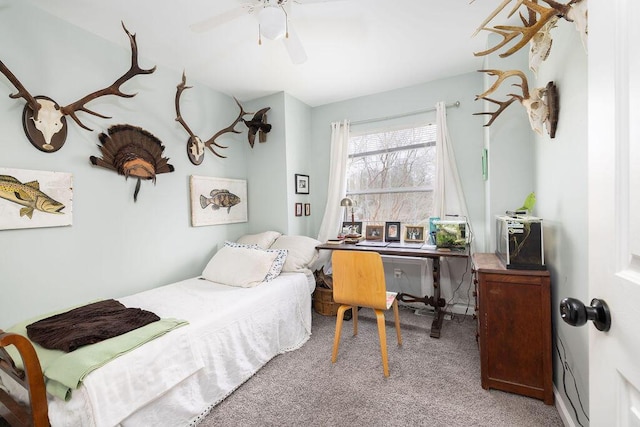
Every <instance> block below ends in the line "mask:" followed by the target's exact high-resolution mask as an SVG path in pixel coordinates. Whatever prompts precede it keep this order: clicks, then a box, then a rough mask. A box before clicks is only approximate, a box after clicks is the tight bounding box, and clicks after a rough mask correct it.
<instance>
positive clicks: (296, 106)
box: [285, 95, 324, 237]
mask: <svg viewBox="0 0 640 427" xmlns="http://www.w3.org/2000/svg"><path fill="white" fill-rule="evenodd" d="M285 112H286V117H287V123H286V126H285V128H286V130H287V150H286V159H287V167H286V183H287V186H286V188H287V194H288V200H289V201H288V203H287V205H286V206H287V210H288V217H289V234H301V235H305V236H307V235H308V236H313V237H316V235H317V233H315V235H314V233H313V232H312V229H311V224H312V218H318V217H319V216H320V215H321V214H322V213H323V212H324V205H323V206H322V209H318V208H319V206H318V205H315V204H314V205H312V206H311V216H305V215H304V213H303V215H302V216H295V214H294V207H295V204H296V203H302V204H303V208H304V204H305V203H310V202H311V195H312V194H315V193H317V192H318V190H319V189H320V188H322V187H318V186H317V185H316V182H315V179H313V178H312V177H311V176H310V177H309V194H308V195H306V194H296V191H295V175H296V174H302V175H309V167H310V164H312V163H313V158H312V156H311V108H310V107H309V106H308V105H306V104H305V103H303V102H301V101H300V100H298V99H296V98H294V97H293V96H291V95H285Z"/></svg>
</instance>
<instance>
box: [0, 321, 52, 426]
mask: <svg viewBox="0 0 640 427" xmlns="http://www.w3.org/2000/svg"><path fill="white" fill-rule="evenodd" d="M9 345H13V346H15V347H16V349H17V350H18V352H19V353H20V357H21V358H22V362H23V365H24V370H22V369H18V368H17V367H16V365H15V363H14V361H13V359H12V358H11V356H9V353H7V351H6V350H5V349H4V347H7V346H9ZM0 369H1V370H2V371H4V372H6V373H7V374H8V375H9V376H10V377H11V378H13V379H14V380H15V381H17V382H18V383H19V384H20V385H22V387H24V388H25V390H26V391H27V392H28V394H29V402H30V404H29V405H28V406H25V405H22V404H21V403H19V402H18V401H16V400H15V399H14V398H13V397H12V396H10V395H9V394H8V393H7V392H6V391H4V390H2V389H0V417H2V418H4V419H5V420H6V421H7V422H8V423H9V424H10V425H12V426H33V427H47V426H49V415H48V408H47V393H46V390H45V385H44V376H43V375H42V368H41V367H40V361H39V360H38V356H37V354H36V351H35V350H34V348H33V346H32V345H31V342H29V340H28V339H27V338H25V337H23V336H22V335H18V334H13V333H9V332H4V331H3V330H2V329H0Z"/></svg>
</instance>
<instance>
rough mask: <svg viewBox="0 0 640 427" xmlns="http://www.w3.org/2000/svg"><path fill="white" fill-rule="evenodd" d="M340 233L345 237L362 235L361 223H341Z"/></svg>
mask: <svg viewBox="0 0 640 427" xmlns="http://www.w3.org/2000/svg"><path fill="white" fill-rule="evenodd" d="M346 230H348V231H346ZM342 232H343V233H344V234H347V235H349V234H362V221H355V222H351V221H344V222H343V223H342Z"/></svg>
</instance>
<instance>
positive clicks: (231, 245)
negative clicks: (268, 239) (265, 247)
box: [224, 240, 260, 249]
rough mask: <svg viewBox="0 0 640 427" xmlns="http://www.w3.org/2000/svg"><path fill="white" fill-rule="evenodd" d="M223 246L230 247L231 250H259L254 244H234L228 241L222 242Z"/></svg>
mask: <svg viewBox="0 0 640 427" xmlns="http://www.w3.org/2000/svg"><path fill="white" fill-rule="evenodd" d="M224 245H225V246H230V247H232V248H245V249H260V246H258V245H256V244H247V243H236V242H230V241H228V240H226V241H225V242H224Z"/></svg>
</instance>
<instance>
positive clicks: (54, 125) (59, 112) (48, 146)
mask: <svg viewBox="0 0 640 427" xmlns="http://www.w3.org/2000/svg"><path fill="white" fill-rule="evenodd" d="M122 28H123V29H124V31H125V33H127V36H128V37H129V42H130V44H131V67H130V68H129V70H128V71H127V72H126V73H125V74H123V75H122V76H121V77H120V78H119V79H118V80H116V81H115V82H114V83H113V84H112V85H111V86H108V87H106V88H104V89H100V90H97V91H95V92H93V93H90V94H89V95H87V96H85V97H83V98H81V99H79V100H77V101H76V102H73V103H71V104H69V105H66V106H64V107H60V105H58V103H57V102H55V101H54V100H53V99H51V98H49V97H46V96H32V95H31V94H30V93H29V91H27V89H26V88H25V87H24V86H23V85H22V83H20V81H19V80H18V79H17V78H16V76H15V75H14V74H13V73H11V71H10V70H9V69H8V68H7V67H6V66H5V65H4V63H2V61H0V72H2V74H4V75H5V76H6V77H7V79H9V81H10V82H11V83H12V84H13V85H14V86H15V87H16V89H17V90H18V92H16V93H14V94H10V95H9V97H10V98H13V99H17V98H23V99H24V100H25V101H26V104H25V106H24V110H23V113H22V124H23V127H24V131H25V134H26V135H27V138H28V139H29V141H30V142H31V144H33V146H34V147H36V148H37V149H38V150H40V151H44V152H45V153H53V152H55V151H58V150H59V149H60V148H62V146H63V145H64V143H65V141H66V138H67V121H66V117H65V116H69V117H71V118H72V119H73V121H75V122H76V123H77V124H78V126H80V127H81V128H83V129H86V130H88V131H92V129H90V128H89V127H87V126H86V125H84V124H83V123H82V122H81V121H80V119H78V117H77V115H76V113H77V112H78V111H84V112H85V113H88V114H91V115H94V116H96V117H100V118H103V119H110V118H111V117H108V116H104V115H102V114H100V113H96V112H95V111H92V110H90V109H88V108H87V107H86V106H85V104H86V103H88V102H90V101H92V100H94V99H96V98H99V97H101V96H103V95H115V96H119V97H122V98H132V97H134V96H135V95H136V94H127V93H123V92H121V91H120V86H121V85H122V84H123V83H124V82H126V81H127V80H129V79H131V78H133V77H135V76H136V75H138V74H151V73H153V72H154V71H155V69H156V67H153V68H151V69H147V70H145V69H142V68H140V67H139V66H138V47H137V44H136V36H135V34H131V33H130V32H129V30H127V28H126V27H125V25H124V23H122Z"/></svg>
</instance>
